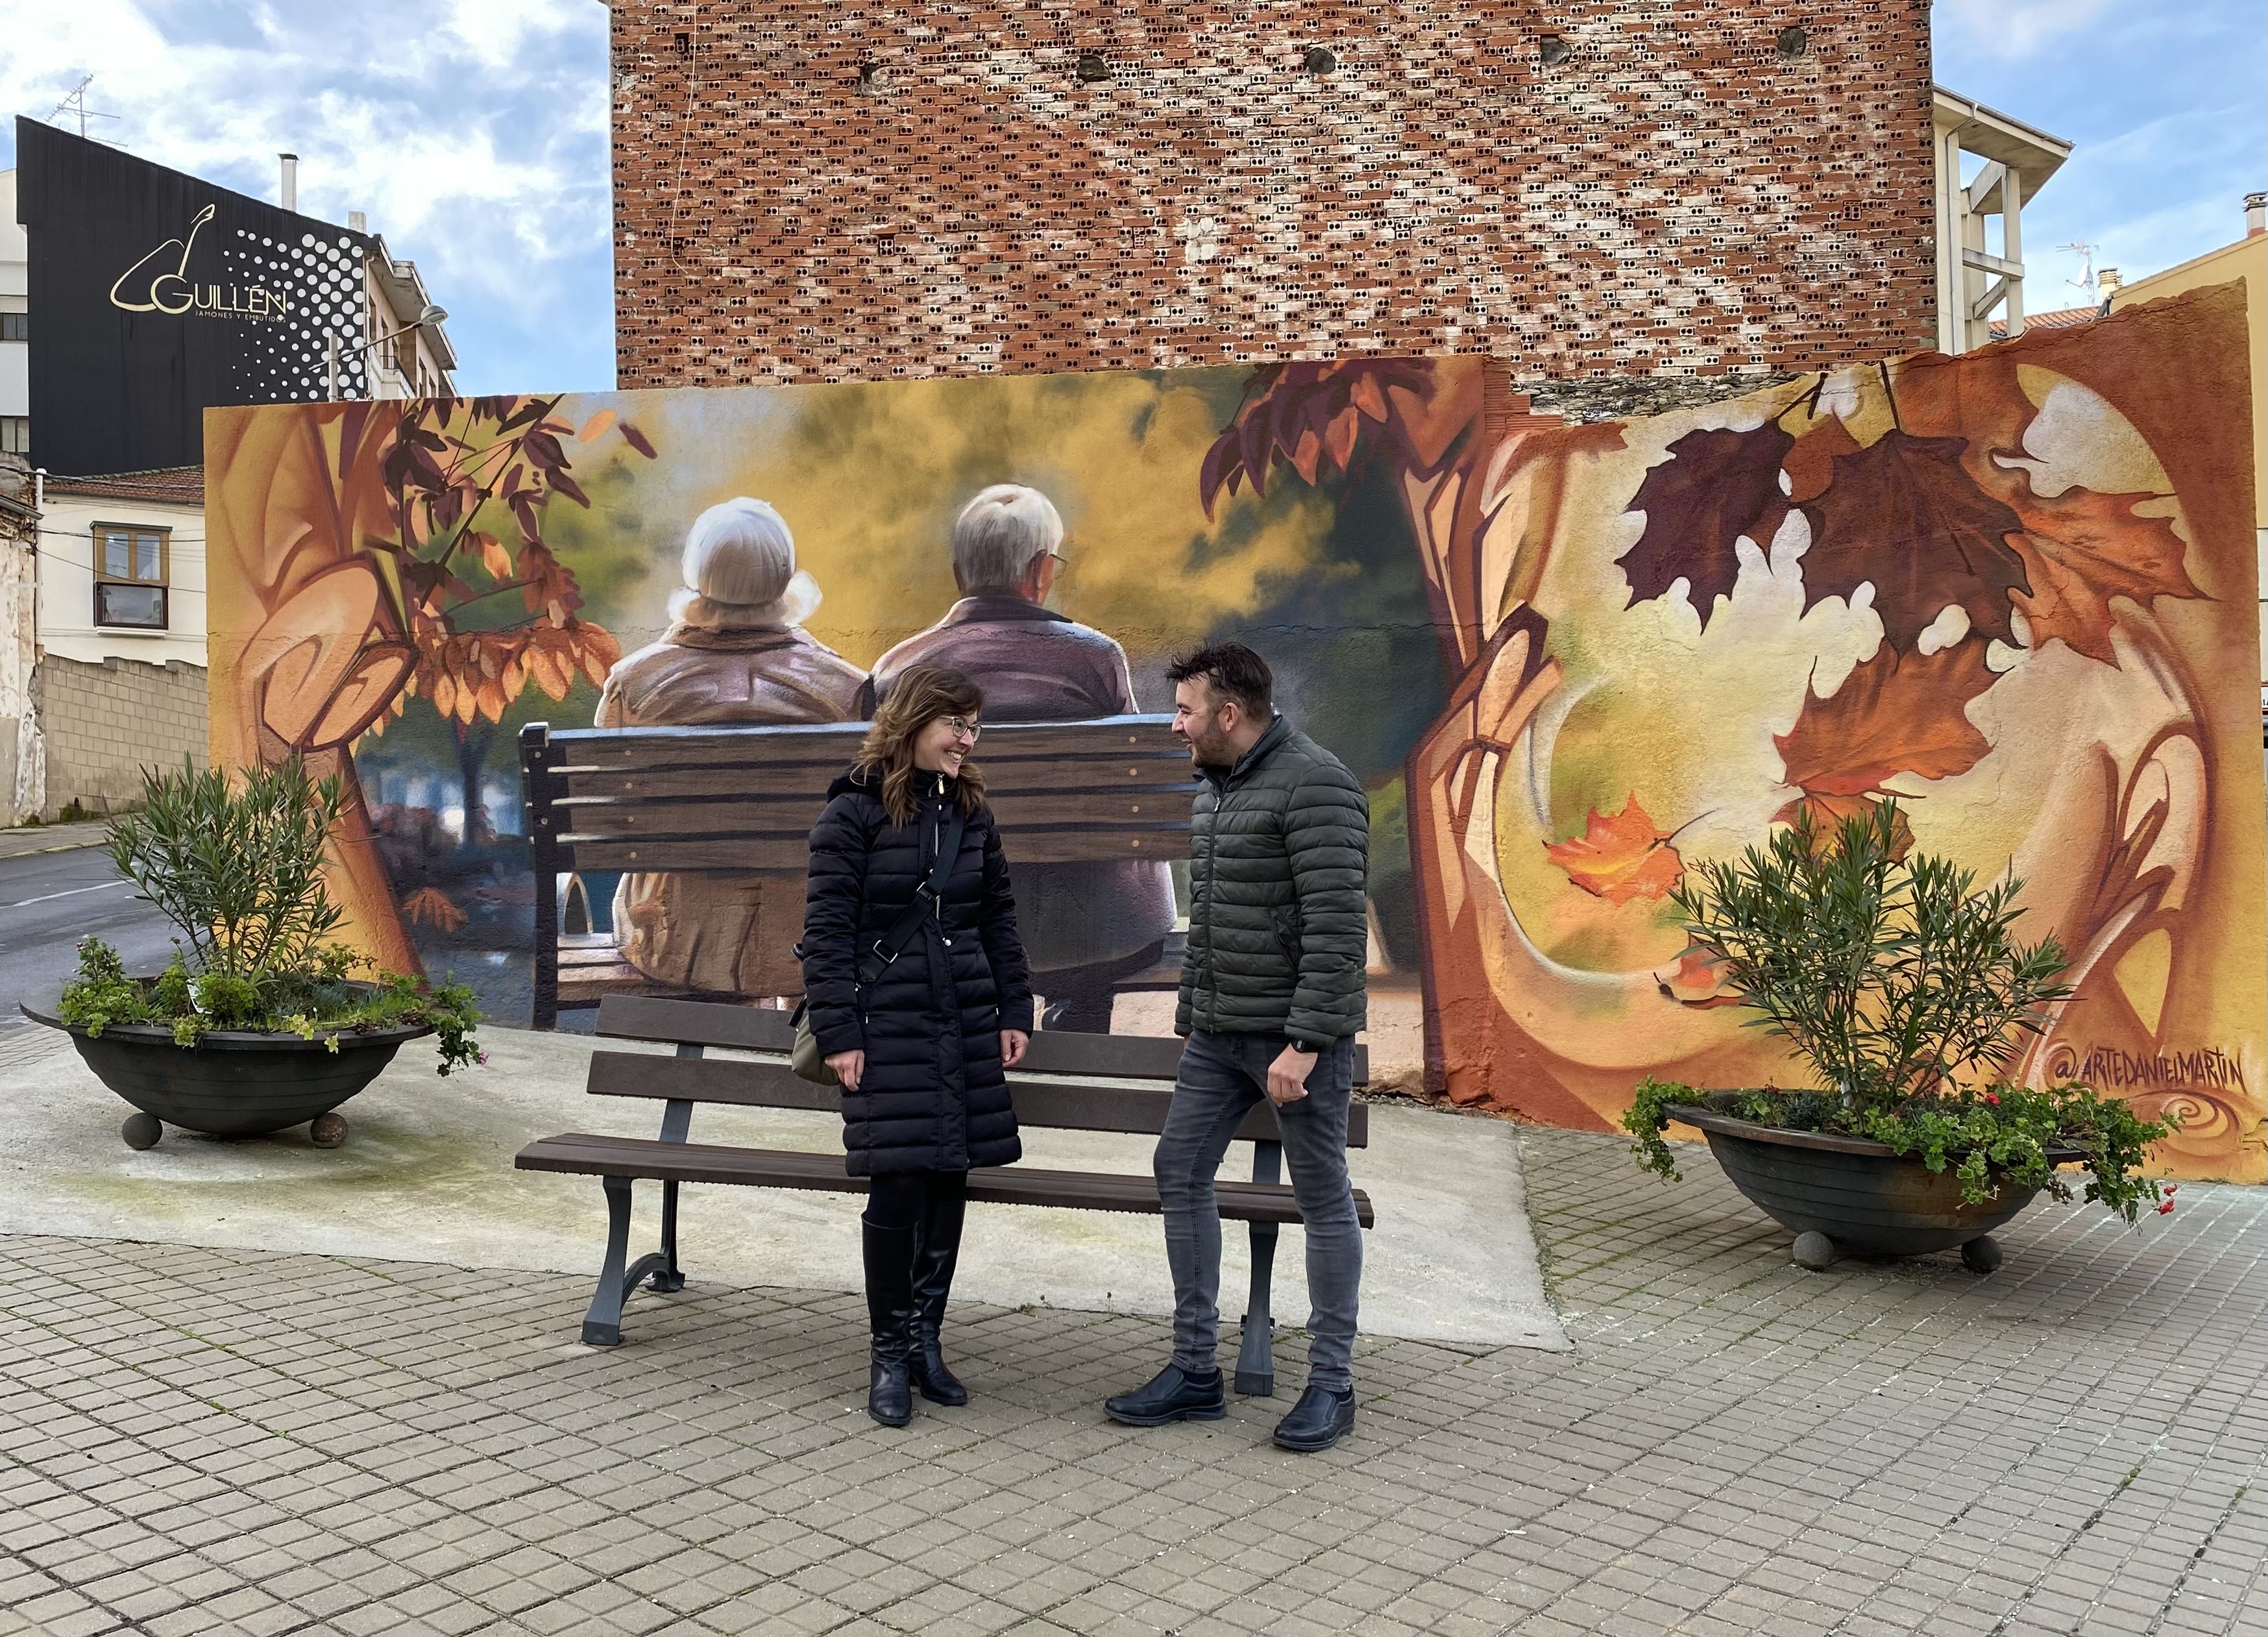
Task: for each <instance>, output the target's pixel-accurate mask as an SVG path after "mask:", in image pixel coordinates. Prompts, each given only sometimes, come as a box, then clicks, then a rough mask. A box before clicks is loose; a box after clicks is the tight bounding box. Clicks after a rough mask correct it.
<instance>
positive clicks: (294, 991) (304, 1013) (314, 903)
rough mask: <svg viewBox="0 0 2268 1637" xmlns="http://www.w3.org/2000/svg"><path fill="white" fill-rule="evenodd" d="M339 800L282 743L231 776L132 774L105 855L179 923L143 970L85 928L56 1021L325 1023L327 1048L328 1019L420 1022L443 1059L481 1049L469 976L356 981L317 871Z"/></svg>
mask: <svg viewBox="0 0 2268 1637" xmlns="http://www.w3.org/2000/svg"><path fill="white" fill-rule="evenodd" d="M344 806H345V796H344V793H343V790H342V786H341V785H340V782H339V781H338V780H336V779H325V780H323V781H321V782H320V783H318V782H316V781H314V780H313V779H311V778H308V777H307V772H306V768H305V767H304V766H303V765H301V763H299V762H298V760H297V759H296V758H295V759H293V760H291V761H289V762H284V763H278V764H277V765H276V766H274V767H269V768H261V769H259V770H256V771H254V772H252V773H250V774H247V775H246V776H245V777H244V778H242V779H241V780H239V781H237V782H235V783H233V784H232V782H231V780H230V779H229V778H228V776H227V775H226V774H225V773H222V772H219V771H202V772H201V771H198V770H197V769H196V768H195V767H194V766H189V765H187V764H185V765H184V766H183V768H182V770H181V771H180V772H179V773H166V774H159V773H154V772H151V773H145V774H144V776H143V794H142V800H141V802H140V804H139V806H138V809H137V810H136V811H133V812H130V813H127V814H122V815H118V816H117V817H114V819H112V821H111V824H110V836H109V841H108V848H109V852H110V858H111V861H112V863H113V864H114V865H115V866H117V869H118V873H119V874H121V875H122V876H123V877H125V878H126V879H127V880H129V881H132V882H133V883H134V884H135V885H136V887H137V888H139V889H141V896H143V897H144V898H147V899H148V900H149V901H150V902H151V903H155V904H156V905H157V906H158V908H159V909H160V910H161V911H164V912H165V914H166V918H167V919H168V920H170V921H172V922H173V925H175V927H177V928H178V929H179V930H180V934H181V936H180V939H177V940H175V952H174V955H173V962H172V963H171V964H170V965H168V966H167V967H166V970H165V971H164V972H163V973H162V974H160V975H159V976H158V977H156V978H154V979H146V980H145V979H141V978H135V977H129V976H128V975H127V973H126V971H125V969H124V968H123V967H122V965H121V964H120V962H119V958H118V955H117V952H116V951H115V950H114V949H112V948H110V947H109V946H108V945H107V944H106V943H104V942H103V941H102V940H100V939H99V938H86V939H82V940H80V942H79V946H78V957H79V964H78V971H77V975H76V976H75V977H72V979H71V980H70V982H69V983H68V984H65V985H64V988H63V1006H62V1008H61V1012H60V1015H61V1016H62V1018H63V1021H65V1022H66V1023H71V1024H75V1025H77V1026H78V1027H81V1028H84V1029H86V1030H87V1032H88V1033H89V1034H90V1035H95V1036H99V1035H100V1034H101V1032H102V1030H103V1029H105V1028H106V1027H107V1026H109V1025H111V1024H114V1023H146V1024H154V1025H159V1026H163V1027H166V1028H169V1029H172V1031H173V1038H174V1040H175V1041H176V1042H178V1043H180V1044H181V1045H184V1046H193V1045H195V1043H197V1041H198V1040H199V1039H200V1038H201V1037H203V1035H204V1034H205V1033H206V1032H207V1031H208V1030H211V1029H221V1030H231V1031H235V1030H245V1031H255V1032H268V1033H283V1032H289V1033H293V1034H297V1035H298V1036H301V1037H302V1038H303V1039H308V1040H313V1039H315V1038H316V1037H318V1036H326V1037H328V1038H329V1040H330V1043H331V1049H332V1050H333V1051H336V1050H338V1043H337V1036H340V1035H342V1034H352V1033H359V1032H364V1031H367V1030H372V1029H390V1028H399V1027H403V1026H409V1025H427V1024H430V1025H431V1026H432V1028H433V1029H434V1030H435V1032H436V1034H437V1036H438V1039H439V1044H440V1057H441V1062H440V1072H441V1073H444V1074H446V1073H449V1072H450V1071H451V1070H453V1069H457V1068H463V1067H465V1066H468V1065H470V1064H473V1063H476V1062H485V1061H486V1060H487V1058H486V1054H485V1053H483V1052H482V1051H480V1049H479V1048H478V1046H477V1045H476V1044H475V1042H474V1038H473V1035H474V1030H475V1028H476V1027H477V1026H478V1024H479V1022H480V1021H481V1014H480V1008H479V1007H478V1006H477V1005H475V1001H474V998H473V992H472V991H471V990H470V989H468V988H467V987H466V986H465V985H464V984H453V983H451V984H431V983H429V982H427V981H426V980H425V979H423V978H422V977H409V976H408V975H406V974H403V973H398V972H396V973H377V974H374V978H373V981H372V982H368V983H357V981H355V976H354V975H355V971H356V969H357V966H358V965H359V964H360V957H358V956H357V955H356V954H355V953H354V952H353V951H352V950H350V949H348V948H344V947H343V946H342V945H339V944H337V943H335V942H333V941H331V934H332V933H334V932H335V931H336V930H337V927H338V924H339V922H340V920H341V918H342V913H343V912H342V911H341V910H340V909H339V907H338V906H337V905H336V904H335V903H332V902H331V899H330V894H329V891H328V888H327V887H326V886H325V884H324V879H323V859H324V849H325V846H326V844H327V843H328V839H329V837H330V833H331V831H332V830H333V828H334V827H335V825H336V824H337V822H338V820H339V816H340V814H341V812H342V810H343V808H344ZM184 946H186V947H184Z"/></svg>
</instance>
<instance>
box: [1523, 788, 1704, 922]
mask: <svg viewBox="0 0 2268 1637" xmlns="http://www.w3.org/2000/svg"><path fill="white" fill-rule="evenodd" d="M1675 833H1676V832H1675V831H1674V830H1657V829H1656V828H1654V822H1653V819H1651V818H1649V817H1648V816H1647V815H1646V809H1645V808H1644V807H1640V806H1638V797H1637V795H1636V794H1635V793H1633V794H1632V795H1631V799H1630V800H1628V801H1626V802H1624V804H1623V809H1622V811H1621V812H1619V813H1617V814H1616V815H1613V816H1612V817H1611V818H1610V817H1608V816H1607V815H1604V814H1602V813H1601V812H1600V811H1599V810H1598V809H1597V808H1596V807H1594V808H1592V809H1591V815H1590V818H1589V820H1588V821H1587V822H1586V823H1585V825H1584V827H1583V833H1582V834H1581V835H1580V836H1575V837H1570V838H1569V839H1567V840H1565V841H1558V842H1546V843H1544V844H1543V851H1544V852H1545V854H1546V855H1547V856H1548V857H1549V858H1550V860H1551V861H1552V862H1553V863H1554V864H1556V865H1557V866H1559V867H1560V868H1561V869H1563V870H1565V871H1566V872H1567V879H1568V880H1569V881H1572V882H1574V883H1575V885H1577V886H1578V887H1580V888H1581V889H1583V890H1584V891H1585V892H1587V893H1589V894H1590V895H1591V896H1593V897H1595V898H1604V899H1605V900H1606V901H1607V902H1608V903H1629V902H1630V901H1631V899H1632V898H1666V897H1668V896H1669V891H1670V889H1672V888H1674V887H1675V886H1676V885H1677V883H1678V881H1679V880H1680V879H1681V878H1682V877H1683V875H1684V874H1685V860H1684V859H1681V858H1680V857H1678V855H1677V849H1676V848H1675V847H1673V846H1671V845H1670V844H1669V838H1670V837H1671V836H1673V835H1675Z"/></svg>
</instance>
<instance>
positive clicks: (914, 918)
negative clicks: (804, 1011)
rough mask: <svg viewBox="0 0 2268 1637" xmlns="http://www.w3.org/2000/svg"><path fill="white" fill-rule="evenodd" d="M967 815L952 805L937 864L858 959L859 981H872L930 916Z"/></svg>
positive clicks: (955, 855)
mask: <svg viewBox="0 0 2268 1637" xmlns="http://www.w3.org/2000/svg"><path fill="white" fill-rule="evenodd" d="M967 828H968V815H966V814H964V813H963V812H962V811H961V807H960V804H959V803H957V802H956V803H955V804H954V808H953V817H952V819H951V821H950V822H947V824H946V827H945V833H944V835H943V836H942V837H939V841H938V844H937V866H936V867H935V868H934V869H932V870H931V871H930V873H929V879H928V880H926V881H924V882H922V884H921V885H920V886H919V887H917V888H916V889H914V901H913V902H912V903H909V904H908V905H907V906H906V907H905V908H904V909H902V910H901V911H898V918H897V919H896V920H895V921H892V922H891V923H890V930H889V931H887V932H886V933H883V934H882V935H881V936H880V938H878V939H876V940H874V947H873V949H872V950H870V951H869V952H868V953H867V955H866V958H865V960H863V961H861V962H859V963H858V981H859V983H861V984H873V983H875V982H876V981H878V980H879V979H880V977H881V976H882V974H883V972H885V971H886V970H888V968H889V966H890V963H891V962H894V961H895V960H896V959H897V958H898V957H899V956H900V955H902V954H904V953H905V948H906V946H907V945H908V944H909V943H911V942H912V941H913V938H914V934H915V933H917V932H919V931H920V930H921V924H922V923H923V922H924V921H925V920H927V919H928V918H929V913H930V909H931V906H932V905H933V904H935V903H937V901H938V899H939V897H941V896H943V895H944V892H945V884H946V881H949V880H951V879H952V876H953V866H954V860H956V859H959V858H960V857H961V832H962V831H963V830H966V829H967Z"/></svg>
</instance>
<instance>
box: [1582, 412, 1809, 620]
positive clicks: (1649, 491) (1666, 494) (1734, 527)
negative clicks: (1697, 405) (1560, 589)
mask: <svg viewBox="0 0 2268 1637" xmlns="http://www.w3.org/2000/svg"><path fill="white" fill-rule="evenodd" d="M1795 441H1796V440H1795V439H1794V438H1793V437H1792V436H1790V435H1789V434H1788V433H1787V432H1786V431H1782V430H1781V429H1780V426H1779V424H1778V422H1771V423H1768V424H1765V425H1763V426H1759V427H1757V428H1756V430H1755V431H1745V432H1736V431H1727V430H1726V429H1724V428H1722V427H1705V428H1703V429H1701V430H1699V431H1690V432H1688V433H1686V434H1685V436H1683V438H1680V439H1678V440H1677V441H1676V442H1675V443H1673V444H1671V445H1670V446H1669V456H1668V459H1667V460H1664V461H1658V462H1657V463H1656V464H1654V465H1653V466H1652V467H1649V468H1647V469H1646V481H1645V482H1643V483H1640V484H1639V485H1638V493H1637V495H1636V496H1635V497H1634V498H1632V499H1631V503H1630V506H1629V508H1628V509H1629V510H1631V511H1632V512H1644V513H1646V532H1645V533H1643V534H1641V535H1639V536H1638V543H1637V544H1636V545H1634V546H1632V547H1631V549H1629V550H1627V551H1625V552H1624V553H1623V555H1622V556H1621V557H1618V558H1616V562H1618V563H1619V564H1621V565H1622V571H1623V578H1624V579H1626V580H1628V581H1629V582H1630V588H1631V594H1630V602H1629V604H1628V605H1627V606H1629V607H1632V608H1635V607H1636V606H1637V605H1638V604H1639V603H1641V602H1651V601H1653V599H1654V598H1656V597H1662V596H1667V595H1668V594H1669V588H1670V587H1671V586H1673V585H1675V584H1676V582H1677V581H1678V580H1680V579H1683V580H1684V581H1685V582H1686V586H1687V590H1686V595H1687V597H1688V598H1689V599H1690V601H1691V602H1692V604H1693V611H1694V612H1695V613H1696V614H1697V615H1699V616H1701V629H1702V630H1708V629H1709V616H1711V615H1712V614H1713V613H1714V612H1715V611H1716V608H1717V600H1718V599H1719V597H1730V596H1731V595H1732V594H1733V582H1734V580H1735V579H1739V578H1740V572H1741V559H1740V553H1739V550H1738V549H1737V547H1736V545H1735V542H1738V541H1739V540H1740V539H1741V538H1742V536H1743V535H1745V536H1747V537H1748V538H1749V539H1750V540H1752V541H1754V542H1756V544H1757V546H1758V547H1759V548H1760V549H1761V548H1764V547H1767V546H1769V545H1770V543H1771V537H1772V535H1774V534H1775V533H1776V532H1778V527H1779V524H1780V520H1781V519H1782V518H1784V517H1786V515H1787V499H1786V496H1785V495H1784V494H1782V493H1781V491H1780V486H1779V468H1780V461H1781V460H1782V459H1783V458H1784V457H1785V456H1786V453H1787V452H1788V451H1789V450H1790V449H1791V448H1793V446H1795Z"/></svg>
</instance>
